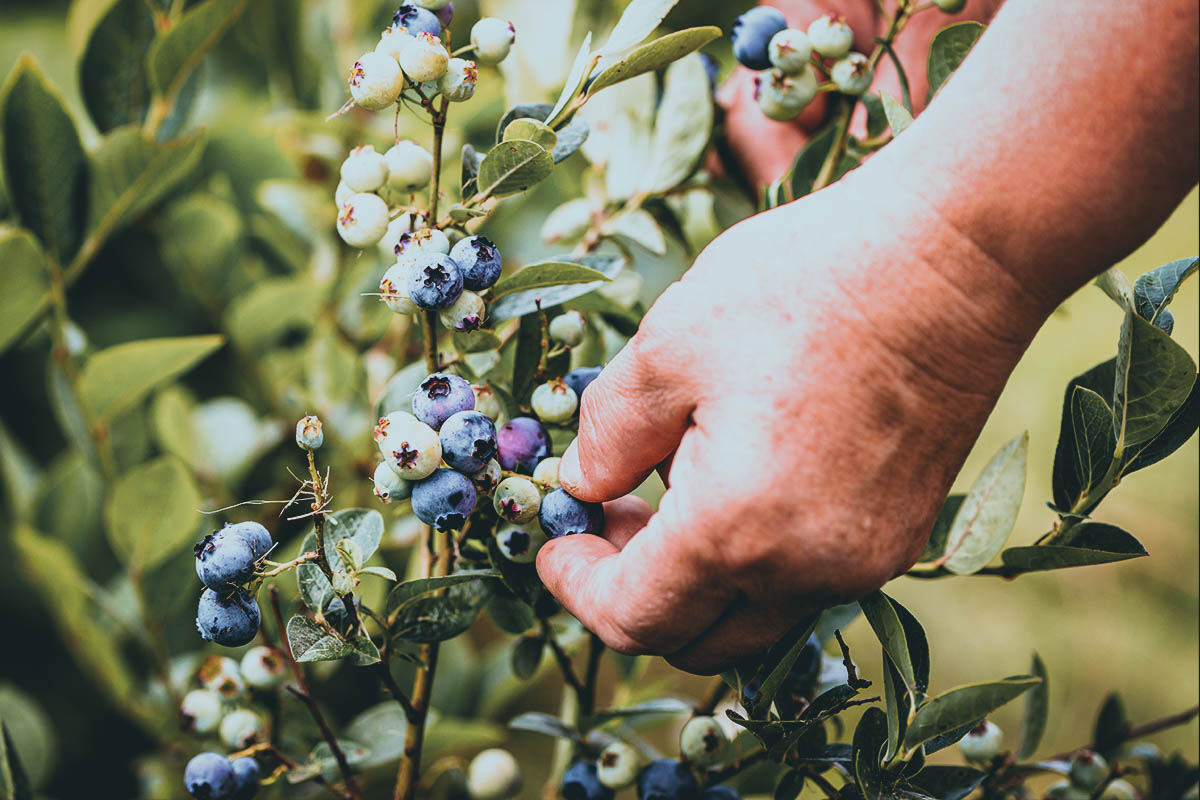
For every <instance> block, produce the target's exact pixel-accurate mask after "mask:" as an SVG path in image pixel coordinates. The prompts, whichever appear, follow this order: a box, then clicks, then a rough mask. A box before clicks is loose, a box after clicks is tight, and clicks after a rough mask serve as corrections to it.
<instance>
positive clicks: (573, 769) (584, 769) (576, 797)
mask: <svg viewBox="0 0 1200 800" xmlns="http://www.w3.org/2000/svg"><path fill="white" fill-rule="evenodd" d="M562 796H563V800H613V796H614V795H613V790H612V789H610V788H608V787H607V786H605V785H604V784H602V783H601V782H600V778H599V777H598V776H597V774H596V762H595V761H576V762H575V763H574V764H572V765H571V766H570V768H568V769H567V771H566V773H565V774H564V775H563V781H562Z"/></svg>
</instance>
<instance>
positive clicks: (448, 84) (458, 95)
mask: <svg viewBox="0 0 1200 800" xmlns="http://www.w3.org/2000/svg"><path fill="white" fill-rule="evenodd" d="M478 83H479V70H478V69H477V68H476V67H475V62H474V61H469V60H467V59H465V58H452V59H450V61H449V63H447V64H446V74H445V75H443V76H442V77H440V78H438V82H437V86H438V91H440V92H441V93H442V96H443V97H445V98H446V99H447V100H449V101H450V102H452V103H462V102H465V101H467V100H470V99H471V98H472V97H474V96H475V86H476V84H478Z"/></svg>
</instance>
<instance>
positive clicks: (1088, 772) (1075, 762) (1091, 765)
mask: <svg viewBox="0 0 1200 800" xmlns="http://www.w3.org/2000/svg"><path fill="white" fill-rule="evenodd" d="M1108 772H1109V770H1108V762H1107V761H1105V760H1104V756H1102V755H1100V754H1099V753H1094V752H1092V751H1091V750H1080V751H1079V752H1077V753H1076V754H1075V755H1073V756H1071V768H1070V771H1069V772H1068V773H1067V777H1068V778H1070V779H1071V783H1073V784H1075V785H1076V786H1078V787H1079V788H1080V789H1086V790H1088V791H1091V790H1093V789H1095V788H1096V787H1097V786H1099V785H1100V783H1101V781H1103V780H1104V779H1105V778H1107V777H1108Z"/></svg>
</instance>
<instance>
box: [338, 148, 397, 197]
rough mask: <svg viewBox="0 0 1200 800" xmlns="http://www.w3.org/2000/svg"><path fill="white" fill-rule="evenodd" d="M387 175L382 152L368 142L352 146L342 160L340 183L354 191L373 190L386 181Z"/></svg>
mask: <svg viewBox="0 0 1200 800" xmlns="http://www.w3.org/2000/svg"><path fill="white" fill-rule="evenodd" d="M387 177H388V169H387V162H386V161H384V159H383V154H381V153H377V152H375V148H374V147H373V146H371V145H369V144H364V145H361V146H359V147H356V148H354V149H353V150H351V151H350V155H348V156H346V160H345V161H343V162H342V183H344V184H346V186H348V187H350V189H352V190H353V191H355V192H373V191H375V190H376V189H378V188H379V187H380V186H383V184H384V183H386V182H387Z"/></svg>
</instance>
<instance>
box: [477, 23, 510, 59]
mask: <svg viewBox="0 0 1200 800" xmlns="http://www.w3.org/2000/svg"><path fill="white" fill-rule="evenodd" d="M516 40H517V32H516V29H514V28H513V26H512V23H511V22H506V21H505V20H502V19H500V18H498V17H484V18H483V19H481V20H479V22H476V23H475V24H474V25H473V26H472V27H471V46H472V47H474V48H475V59H476V60H477V61H479V63H481V64H499V63H500V62H501V61H503V60H504V59H506V58H508V52H509V50H511V49H512V46H513V42H515V41H516Z"/></svg>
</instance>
